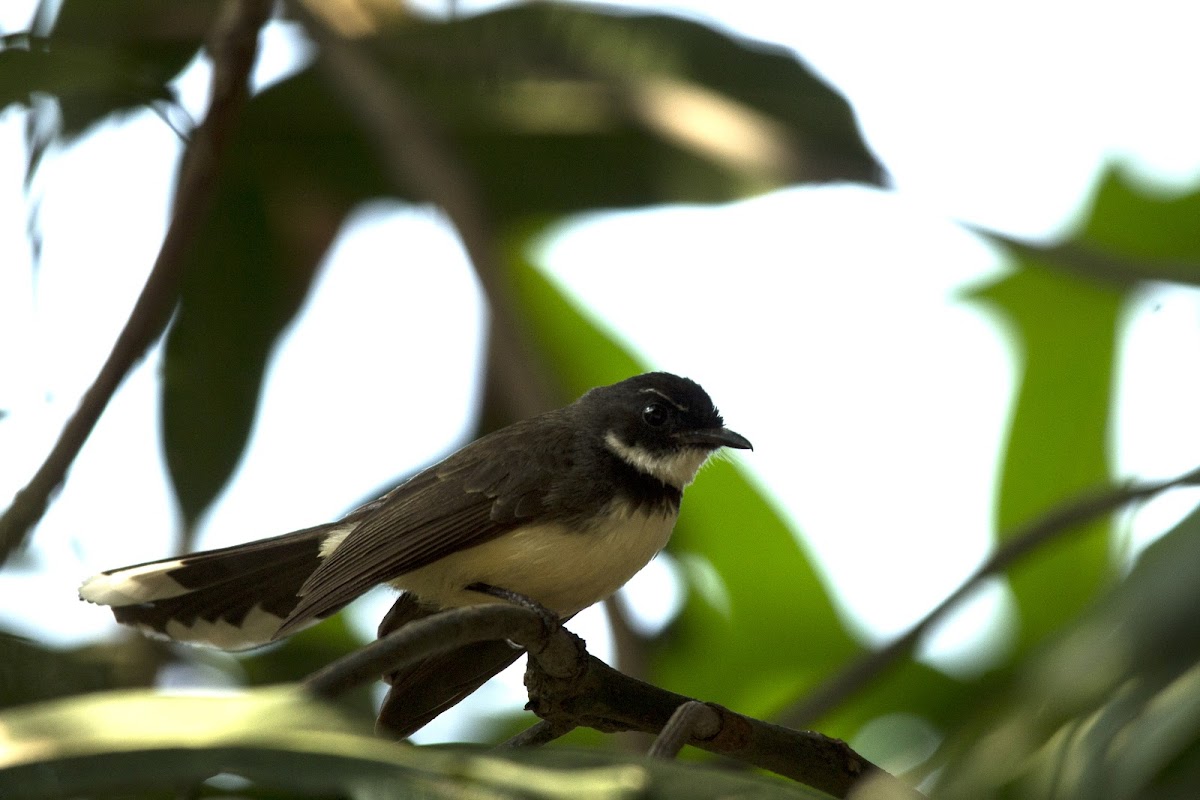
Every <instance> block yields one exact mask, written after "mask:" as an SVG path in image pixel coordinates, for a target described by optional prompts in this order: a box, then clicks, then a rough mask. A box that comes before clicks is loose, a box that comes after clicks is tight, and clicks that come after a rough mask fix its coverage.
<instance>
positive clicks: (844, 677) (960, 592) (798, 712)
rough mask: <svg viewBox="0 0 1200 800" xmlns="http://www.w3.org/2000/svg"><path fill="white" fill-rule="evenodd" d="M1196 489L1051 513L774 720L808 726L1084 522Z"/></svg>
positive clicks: (1075, 502) (1088, 502)
mask: <svg viewBox="0 0 1200 800" xmlns="http://www.w3.org/2000/svg"><path fill="white" fill-rule="evenodd" d="M1197 483H1200V469H1196V470H1193V471H1191V472H1189V473H1187V474H1185V475H1181V476H1179V477H1177V478H1172V479H1170V480H1165V481H1157V482H1154V483H1147V484H1140V485H1130V486H1125V487H1121V488H1117V489H1112V490H1109V491H1104V492H1093V493H1091V494H1086V495H1083V496H1081V497H1077V498H1075V499H1072V500H1070V501H1067V502H1065V503H1063V504H1062V505H1059V506H1058V507H1057V508H1053V509H1051V510H1050V511H1048V512H1047V513H1046V514H1044V515H1042V516H1041V517H1039V518H1038V519H1036V520H1034V521H1033V522H1030V523H1028V524H1027V525H1025V526H1024V527H1023V528H1019V529H1017V530H1016V531H1014V532H1013V533H1012V534H1011V535H1010V536H1008V537H1006V538H1005V540H1004V543H1003V544H1001V545H1000V546H999V547H998V548H996V551H995V552H994V553H993V554H992V556H991V558H989V559H988V560H987V561H985V562H984V563H983V564H982V565H981V566H980V567H979V568H978V569H977V570H976V571H975V572H974V573H973V574H972V575H971V577H969V578H968V579H967V580H966V581H965V582H964V583H963V584H962V585H961V586H959V587H958V588H957V589H955V590H954V591H953V592H952V593H951V594H950V595H949V596H948V597H947V598H946V599H945V600H943V601H942V602H941V603H939V604H938V606H937V607H936V608H934V609H933V610H932V611H930V612H929V613H928V614H926V615H925V617H924V618H923V619H922V620H921V621H920V622H918V623H917V624H916V625H914V626H913V627H912V628H910V629H909V630H908V631H907V632H906V633H904V634H903V635H902V636H900V637H899V638H898V639H895V640H893V641H892V643H891V644H889V645H887V646H886V647H884V648H882V649H880V650H875V651H872V652H869V653H866V654H864V655H862V656H861V657H860V658H858V660H856V661H854V662H852V663H851V664H849V665H848V666H847V667H845V668H844V669H842V670H841V671H840V672H839V673H837V674H836V675H834V676H833V677H832V678H830V679H829V680H828V681H826V682H825V683H824V684H823V685H821V686H819V687H817V689H815V690H814V691H813V692H811V693H810V694H809V695H808V696H807V697H804V698H803V699H801V700H800V701H799V702H798V703H796V704H795V705H794V706H792V707H791V708H789V709H787V710H786V711H784V712H783V713H782V714H780V715H779V717H778V719H779V721H780V722H781V723H782V724H784V725H788V726H790V727H794V728H800V727H805V726H808V725H812V724H813V723H814V722H815V721H817V720H818V719H820V718H821V717H823V716H824V715H825V714H827V713H829V712H830V711H831V710H833V709H835V708H837V707H838V706H839V705H841V704H842V703H843V702H845V701H846V699H847V698H849V697H851V696H852V695H854V694H856V693H857V692H859V691H861V690H862V689H863V688H864V687H865V686H867V685H868V684H869V683H871V681H873V680H875V679H876V678H878V677H879V676H880V675H882V674H883V673H884V672H885V671H886V670H887V669H888V668H890V667H891V666H893V665H894V664H895V663H896V662H897V661H899V660H901V659H902V658H904V657H906V656H908V655H909V654H910V653H911V652H912V651H913V649H914V648H915V647H916V646H917V643H918V642H920V640H921V637H923V636H924V635H925V634H926V633H927V632H928V631H929V629H930V628H931V627H933V626H934V625H935V624H937V623H938V622H940V621H941V620H942V618H944V617H945V616H946V615H947V614H948V613H949V612H950V611H951V610H953V609H954V608H955V607H957V606H958V604H959V603H961V602H962V601H963V600H965V599H966V598H967V597H969V596H970V595H971V594H972V593H973V592H974V591H975V590H976V589H978V588H979V586H980V584H982V583H983V582H984V581H985V580H987V579H988V578H991V577H993V576H995V575H999V574H1000V573H1002V572H1004V571H1005V570H1007V569H1008V568H1009V567H1011V566H1013V565H1014V564H1015V563H1017V562H1018V561H1020V560H1021V559H1022V558H1024V557H1025V556H1027V555H1029V554H1030V553H1032V552H1034V551H1035V550H1037V549H1039V548H1041V547H1042V546H1044V545H1046V544H1048V543H1049V542H1052V541H1055V540H1057V539H1059V538H1061V537H1063V536H1066V535H1067V534H1069V533H1072V532H1074V531H1075V530H1077V529H1078V528H1079V526H1081V525H1083V524H1085V523H1087V522H1091V521H1092V520H1094V519H1096V518H1098V517H1102V516H1104V515H1105V514H1111V513H1112V512H1114V511H1117V510H1119V509H1122V508H1125V507H1126V506H1129V505H1132V504H1133V503H1136V502H1138V501H1140V500H1148V499H1150V498H1152V497H1155V496H1157V495H1159V494H1161V493H1163V492H1165V491H1167V490H1169V489H1174V488H1176V487H1179V486H1186V485H1194V484H1197Z"/></svg>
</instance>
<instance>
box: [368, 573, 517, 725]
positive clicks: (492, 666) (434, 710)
mask: <svg viewBox="0 0 1200 800" xmlns="http://www.w3.org/2000/svg"><path fill="white" fill-rule="evenodd" d="M437 611H438V609H436V608H431V607H429V606H424V605H421V604H420V603H418V602H417V600H416V598H414V597H413V596H412V595H409V594H404V595H401V596H400V598H399V599H398V600H396V603H395V605H393V606H392V609H391V610H390V611H389V612H388V613H387V616H386V617H384V618H383V622H381V623H380V624H379V636H380V638H382V637H384V636H386V635H387V634H389V633H391V632H392V631H394V630H396V629H398V628H400V627H401V626H403V625H406V624H408V623H409V622H412V621H414V620H418V619H422V618H424V617H428V616H429V615H431V614H435V613H437ZM524 653H525V651H524V649H521V648H518V647H514V646H512V645H510V644H509V643H508V642H504V641H500V642H476V643H474V644H468V645H464V646H462V647H460V648H458V649H456V650H451V651H449V652H447V653H442V654H440V655H436V656H431V657H429V658H426V659H423V660H421V661H418V662H416V663H415V664H410V665H409V666H407V667H402V668H401V669H399V670H396V671H395V672H392V673H390V674H388V675H385V676H384V680H385V681H387V682H388V683H389V684H390V685H391V688H390V689H389V690H388V693H387V697H386V698H384V701H383V706H382V707H381V708H380V709H379V718H378V722H377V728H378V729H379V732H380V733H383V734H385V735H388V736H394V737H396V738H401V739H402V738H404V737H406V736H409V735H411V734H413V733H415V732H416V731H417V730H418V729H420V728H422V727H424V726H425V723H427V722H429V721H430V720H432V719H433V718H434V717H436V716H437V715H439V714H441V713H442V712H443V711H445V710H446V709H448V708H450V707H451V706H453V705H455V704H457V703H458V702H459V701H460V700H462V699H463V698H464V697H466V696H467V695H469V694H471V692H473V691H475V690H476V689H478V688H479V687H480V686H482V685H483V684H484V683H485V682H486V681H487V680H488V678H491V677H492V676H493V675H495V674H496V673H497V672H499V671H500V670H502V669H504V668H505V667H507V666H508V665H509V664H511V663H512V662H514V661H516V660H517V659H518V658H520V657H521V656H522V655H523V654H524Z"/></svg>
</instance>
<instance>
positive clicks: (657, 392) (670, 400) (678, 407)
mask: <svg viewBox="0 0 1200 800" xmlns="http://www.w3.org/2000/svg"><path fill="white" fill-rule="evenodd" d="M645 392H651V393H652V394H656V395H658V396H659V397H661V398H662V399H663V400H666V401H667V402H668V403H670V404H671V405H673V406H675V408H677V409H679V410H680V411H687V410H688V407H687V406H684V405H680V404H679V403H676V402H675V401H674V400H672V399H671V398H670V397H667V396H666V395H665V394H663V393H662V392H660V391H659V390H658V389H654V388H652V387H646V388H645V389H642V390H641V393H645Z"/></svg>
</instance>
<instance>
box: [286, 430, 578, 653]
mask: <svg viewBox="0 0 1200 800" xmlns="http://www.w3.org/2000/svg"><path fill="white" fill-rule="evenodd" d="M547 422H548V421H547V420H546V418H545V417H543V418H542V420H541V424H540V425H539V427H538V434H539V435H537V436H536V437H534V436H527V435H526V436H523V435H522V434H524V433H528V427H529V425H528V423H517V424H516V425H512V426H509V427H508V428H504V429H502V430H500V431H497V432H496V433H493V434H491V435H490V436H488V437H486V440H485V439H480V440H479V441H477V442H475V443H474V444H471V445H468V446H467V447H465V448H463V449H462V450H460V451H458V452H457V453H455V454H454V455H452V456H450V457H449V458H447V459H446V460H445V461H443V462H441V463H440V464H436V465H434V466H433V467H430V468H429V469H427V470H425V471H424V472H421V473H419V474H417V475H416V476H414V477H413V478H412V479H410V480H409V481H407V482H405V483H403V484H401V485H400V486H398V487H397V488H396V489H394V490H392V491H391V492H389V493H388V494H387V495H385V496H383V497H382V498H380V499H379V500H376V501H374V502H372V503H369V504H367V505H366V506H363V507H362V508H361V509H359V510H357V511H355V512H353V513H352V514H351V515H350V516H349V517H347V518H346V520H345V521H346V522H355V521H357V523H358V524H357V525H355V527H354V528H353V529H352V530H351V531H350V533H349V534H347V535H346V538H345V539H344V540H343V541H342V542H341V544H339V545H338V546H337V547H336V548H335V549H334V550H333V552H332V553H330V554H329V555H328V556H327V557H326V558H325V559H324V560H323V561H322V562H321V565H320V566H319V567H317V569H316V571H315V572H313V574H312V575H311V576H310V577H309V579H308V580H307V581H306V582H305V584H304V586H302V587H301V589H300V602H299V603H298V604H297V605H296V607H295V608H294V609H293V610H292V612H291V614H290V615H289V616H288V618H287V620H286V621H285V622H284V623H283V625H282V626H280V628H279V632H278V633H277V634H276V638H282V637H284V636H287V635H289V634H290V633H293V632H295V631H296V630H297V629H299V628H300V627H303V626H304V625H305V624H306V622H307V621H308V620H310V619H312V618H314V617H321V616H323V615H325V614H328V613H330V612H331V610H333V609H337V608H340V607H341V606H343V605H345V604H346V603H348V602H350V601H351V600H353V599H354V598H356V597H358V596H359V595H361V594H363V593H364V592H366V591H367V590H368V589H370V588H371V587H373V586H375V585H377V584H380V583H383V582H385V581H388V580H391V579H393V578H396V577H399V576H400V575H403V574H405V573H408V572H411V571H413V570H415V569H419V568H421V567H423V566H426V565H428V564H431V563H433V562H434V561H437V560H438V559H440V558H442V557H444V556H447V555H449V554H450V553H454V552H457V551H459V550H463V549H465V548H467V547H472V546H475V545H478V544H482V543H483V542H486V541H488V540H489V539H494V538H495V537H497V536H499V535H500V534H502V533H505V532H507V531H510V530H512V529H514V528H516V527H519V526H520V525H521V524H522V523H523V522H525V521H526V520H528V519H529V518H530V517H532V516H533V515H535V514H537V513H538V512H540V511H542V510H543V509H544V507H545V506H544V503H545V499H546V496H547V494H548V493H549V492H552V491H553V487H554V485H555V484H556V473H558V472H560V471H561V470H562V469H563V468H564V466H565V462H566V459H567V458H568V457H569V456H568V454H567V449H568V448H567V446H568V444H569V438H568V437H569V436H570V431H569V428H567V427H566V426H563V425H556V424H550V425H548V424H547ZM485 441H486V446H481V445H484V444H485Z"/></svg>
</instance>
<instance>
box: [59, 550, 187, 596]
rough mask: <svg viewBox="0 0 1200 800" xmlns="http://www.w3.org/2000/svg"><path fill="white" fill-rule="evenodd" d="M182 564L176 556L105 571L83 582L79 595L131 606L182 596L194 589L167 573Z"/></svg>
mask: <svg viewBox="0 0 1200 800" xmlns="http://www.w3.org/2000/svg"><path fill="white" fill-rule="evenodd" d="M182 566H183V561H182V560H181V559H174V560H171V561H158V562H155V563H153V564H141V565H139V566H136V567H126V568H125V569H114V570H110V571H109V572H101V573H100V574H99V575H93V576H92V577H90V578H88V579H87V580H86V581H84V582H83V585H82V586H80V587H79V597H80V599H83V600H87V601H88V602H89V603H96V604H97V605H102V606H130V605H135V604H137V603H146V602H150V601H153V600H165V599H167V598H169V597H178V596H180V595H182V594H187V593H188V592H189V591H191V590H190V589H188V588H187V587H186V586H183V585H181V584H180V583H179V581H177V580H175V579H174V578H172V577H171V576H170V575H168V574H167V573H169V572H170V571H171V570H174V569H179V568H180V567H182Z"/></svg>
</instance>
